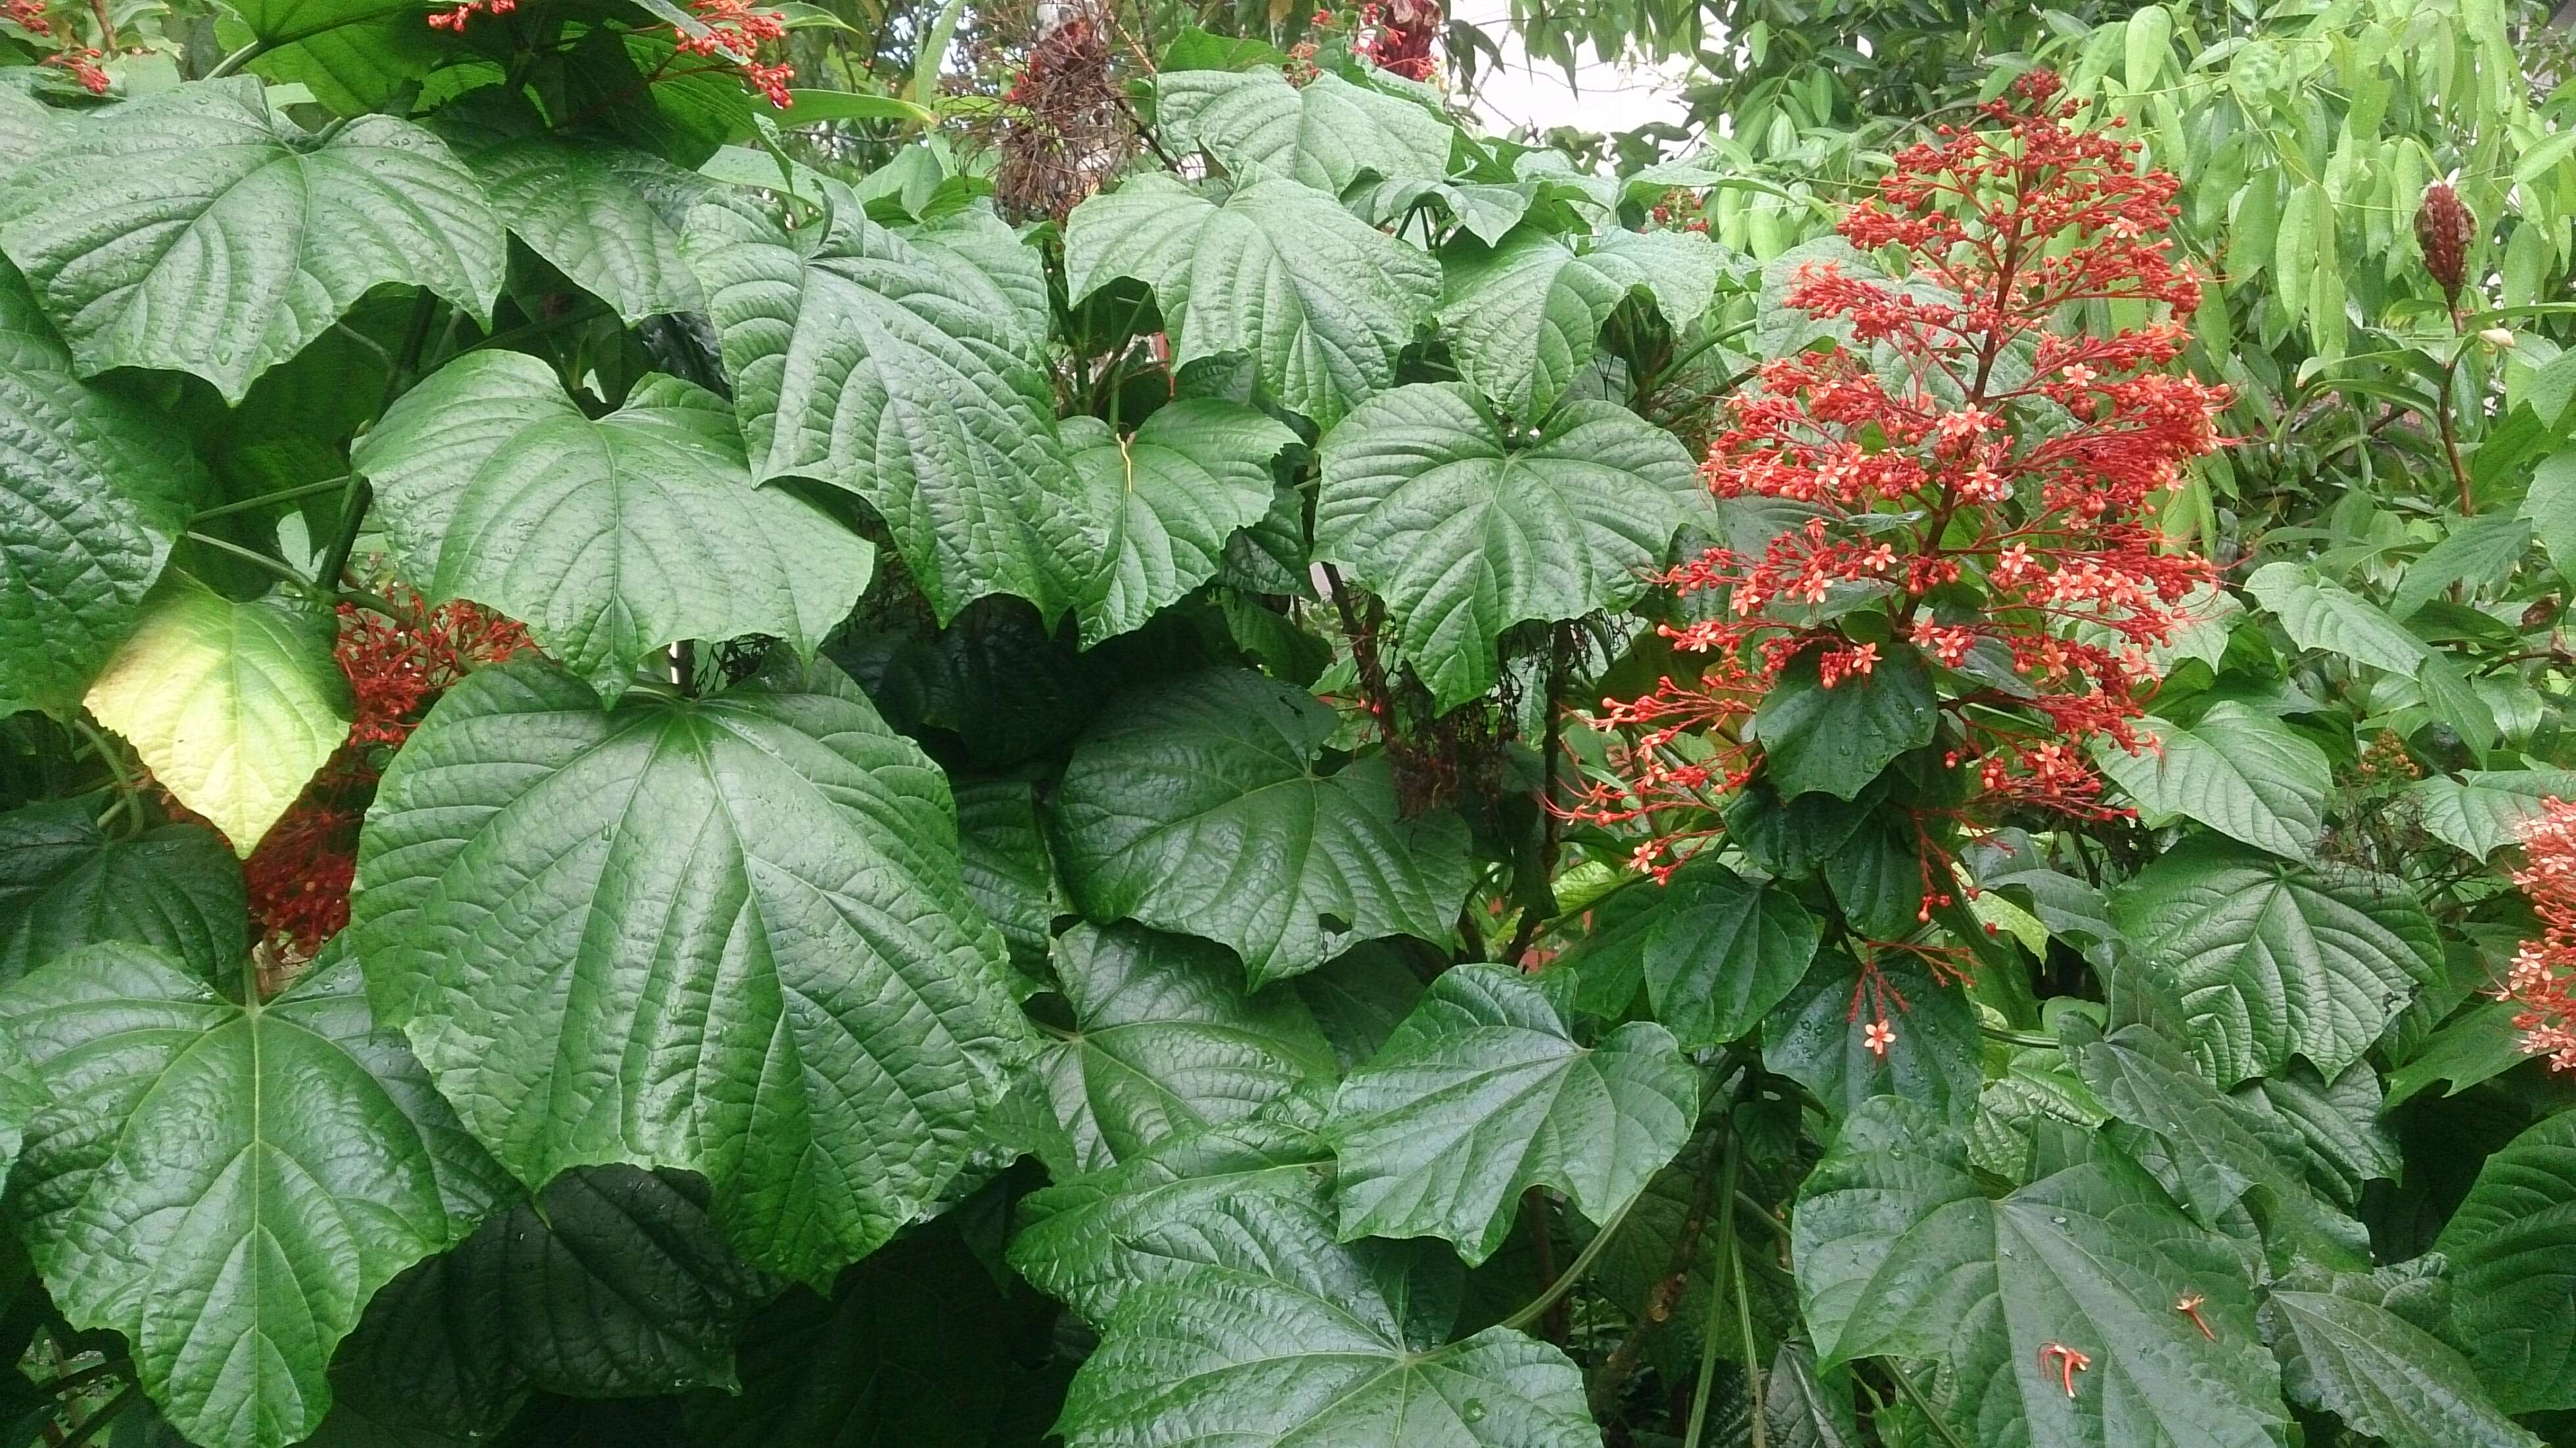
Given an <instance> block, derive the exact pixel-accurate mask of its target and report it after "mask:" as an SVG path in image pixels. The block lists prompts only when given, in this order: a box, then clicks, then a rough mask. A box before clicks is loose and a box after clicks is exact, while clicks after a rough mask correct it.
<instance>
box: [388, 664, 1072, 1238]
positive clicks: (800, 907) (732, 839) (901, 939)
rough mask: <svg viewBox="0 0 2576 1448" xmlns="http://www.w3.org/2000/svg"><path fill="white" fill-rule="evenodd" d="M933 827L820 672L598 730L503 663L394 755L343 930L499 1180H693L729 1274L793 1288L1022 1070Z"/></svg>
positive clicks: (920, 789) (943, 1178) (939, 806)
mask: <svg viewBox="0 0 2576 1448" xmlns="http://www.w3.org/2000/svg"><path fill="white" fill-rule="evenodd" d="M955 829H956V827H955V823H954V818H953V815H952V813H951V806H950V804H949V798H948V789H947V785H946V783H945V782H944V781H943V780H942V779H941V777H940V775H939V773H938V772H937V770H935V769H934V768H932V767H931V765H930V764H929V762H928V760H926V759H925V758H924V757H923V756H922V755H921V753H920V751H919V750H918V749H916V748H915V747H914V746H913V745H912V744H911V743H910V742H909V741H907V740H905V739H903V738H901V737H900V736H898V735H896V734H894V733H893V731H891V730H889V729H887V728H886V727H885V726H884V724H882V723H881V722H880V721H879V720H878V719H877V717H876V714H875V711H874V710H872V709H871V708H869V706H868V704H867V703H866V701H865V699H864V698H863V697H862V696H861V695H860V694H859V692H858V691H857V689H856V688H855V687H854V686H852V685H851V684H850V682H849V681H848V679H847V678H846V677H844V676H843V675H841V674H840V672H839V671H838V670H836V669H833V668H832V667H830V666H829V665H816V666H815V667H814V668H813V669H812V671H810V672H808V673H805V674H802V675H799V674H796V673H794V672H792V671H788V670H783V669H778V670H773V671H772V672H770V673H769V674H766V675H764V676H762V677H761V678H760V679H757V680H754V681H750V682H747V683H745V684H742V685H737V686H736V687H734V688H733V689H730V690H728V691H726V692H725V693H723V694H719V695H716V696H713V697H710V698H706V699H698V700H680V699H672V698H668V697H665V696H662V695H660V694H658V693H657V694H651V695H645V694H640V693H639V694H630V695H629V696H628V698H627V699H626V701H625V702H623V703H622V704H620V705H619V706H618V707H617V708H615V709H613V710H606V711H603V710H602V709H600V707H599V705H598V701H597V700H596V699H595V698H594V697H593V696H592V695H591V693H590V691H589V689H587V688H586V687H584V686H583V685H582V684H581V682H580V681H579V680H577V679H575V678H573V677H572V676H571V675H569V674H566V673H564V672H562V671H561V670H560V669H557V668H555V667H553V666H551V665H547V664H542V663H535V662H516V663H511V664H505V665H500V666H497V667H493V668H487V669H484V670H481V671H479V672H477V673H475V674H474V675H473V676H471V677H470V678H469V679H467V680H466V682H465V683H464V684H462V685H460V686H458V687H457V688H456V689H454V690H451V691H450V692H449V693H448V695H447V697H446V698H445V699H443V700H442V701H441V702H440V705H439V708H438V711H437V713H436V715H435V716H434V717H433V718H432V719H431V720H430V722H429V723H428V725H427V726H426V727H424V728H423V729H422V730H421V731H420V732H419V733H418V734H416V735H415V736H413V738H412V740H411V742H410V743H409V744H407V745H406V746H405V747H404V749H403V751H402V753H401V754H399V755H397V756H396V758H395V760H394V763H393V767H392V768H391V769H390V770H388V771H387V773H386V776H385V779H384V783H383V785H382V786H381V788H380V791H379V793H378V795H377V797H376V803H375V806H374V808H373V809H372V810H370V812H369V815H368V825H367V832H366V835H365V837H364V838H363V840H362V841H361V846H360V851H359V859H358V892H357V896H356V899H355V902H354V919H353V929H355V930H357V931H359V932H361V933H362V936H363V938H364V939H365V940H366V941H367V942H368V946H367V951H368V977H369V986H370V989H371V991H372V992H373V994H374V997H375V999H376V1000H378V1001H379V1002H380V1003H381V1004H382V1005H383V1006H384V1007H385V1009H386V1010H387V1013H388V1014H389V1015H390V1016H391V1017H393V1018H394V1019H398V1020H399V1021H401V1023H402V1025H403V1027H404V1029H405V1030H406V1031H407V1032H408V1033H409V1034H410V1036H411V1038H412V1041H413V1043H414V1045H415V1046H416V1047H417V1048H418V1049H419V1050H420V1053H421V1059H422V1060H423V1061H424V1062H426V1063H427V1065H428V1066H429V1069H430V1071H431V1073H432V1074H433V1075H434V1076H435V1077H436V1078H437V1080H438V1082H439V1086H440V1089H441V1090H442V1091H444V1092H446V1093H447V1095H448V1097H449V1098H450V1099H451V1100H454V1101H455V1102H457V1103H458V1113H459V1115H460V1116H462V1117H463V1118H464V1121H465V1123H466V1125H467V1126H468V1127H469V1128H471V1129H472V1130H473V1131H474V1132H475V1134H476V1135H477V1136H479V1137H480V1138H482V1139H483V1140H484V1141H485V1142H486V1143H487V1144H488V1145H490V1146H491V1148H492V1149H493V1151H494V1152H495V1154H497V1155H498V1156H499V1157H500V1158H501V1160H502V1161H503V1162H504V1163H505V1164H506V1165H508V1166H509V1168H510V1169H511V1170H512V1172H514V1173H515V1174H517V1175H518V1176H519V1178H520V1179H521V1180H523V1181H528V1182H545V1181H548V1180H551V1179H552V1178H553V1177H554V1175H555V1174H556V1173H557V1172H559V1171H562V1170H564V1169H566V1168H568V1167H574V1166H584V1165H598V1164H605V1163H617V1162H622V1163H626V1164H629V1165H633V1166H638V1167H646V1168H661V1167H670V1168H678V1169H682V1170H687V1171H694V1172H697V1173H699V1174H700V1175H702V1176H704V1177H705V1178H706V1179H707V1181H708V1183H709V1185H710V1187H711V1189H712V1191H711V1197H710V1211H711V1213H712V1215H713V1217H714V1219H715V1221H716V1223H717V1225H718V1227H719V1228H720V1229H721V1230H723V1231H724V1233H725V1234H726V1236H727V1238H728V1239H729V1240H731V1241H733V1242H734V1243H736V1244H737V1245H738V1247H739V1248H740V1249H741V1250H742V1251H743V1252H744V1253H745V1255H747V1256H748V1257H750V1258H751V1259H752V1260H753V1261H754V1262H755V1263H757V1264H759V1265H761V1266H764V1267H767V1268H769V1269H771V1270H775V1271H778V1272H780V1273H782V1274H784V1275H787V1276H792V1277H796V1278H799V1279H801V1280H805V1281H820V1280H824V1279H825V1278H827V1277H828V1276H829V1274H830V1273H831V1272H832V1271H833V1270H835V1269H836V1268H838V1267H839V1266H840V1265H842V1264H843V1263H846V1262H848V1261H851V1260H853V1259H855V1258H857V1257H860V1256H862V1255H864V1254H866V1253H867V1252H868V1251H870V1250H871V1249H873V1248H874V1247H876V1246H877V1245H878V1244H880V1243H882V1242H884V1241H885V1240H886V1239H887V1238H888V1237H890V1236H892V1235H893V1233H894V1231H895V1229H896V1228H898V1227H900V1226H901V1225H902V1224H903V1223H904V1222H906V1221H908V1220H910V1219H911V1218H912V1217H913V1216H914V1215H916V1214H918V1213H919V1212H920V1211H921V1210H922V1209H923V1208H924V1207H925V1206H926V1205H928V1204H929V1202H931V1201H932V1200H934V1199H935V1198H936V1195H937V1194H938V1193H939V1192H940V1191H941V1190H942V1189H943V1188H944V1187H945V1186H946V1185H947V1184H948V1182H949V1181H950V1179H951V1178H952V1177H954V1176H955V1174H956V1173H957V1171H958V1170H959V1168H960V1167H962V1166H963V1165H964V1162H965V1158H966V1155H967V1153H968V1152H969V1151H970V1150H972V1149H973V1147H974V1145H975V1144H976V1140H977V1131H978V1120H979V1116H980V1114H981V1113H982V1112H983V1111H984V1110H986V1109H988V1108H989V1106H990V1105H991V1103H992V1102H993V1101H994V1100H996V1099H997V1098H998V1096H999V1095H1000V1089H1001V1078H1002V1072H1003V1070H1004V1069H1005V1067H1006V1066H1007V1064H1008V1063H1009V1062H1010V1061H1011V1060H1013V1059H1015V1058H1017V1057H1018V1056H1019V1055H1020V1054H1021V1053H1022V1050H1023V1044H1022V1035H1021V1029H1020V1028H1019V1026H1018V1025H1017V1023H1016V1020H1015V1016H1016V1013H1015V1012H1014V1011H1013V1010H1012V1008H1011V1002H1010V996H1009V993H1008V988H1007V986H1006V985H1005V983H1004V978H1003V972H1004V971H1005V970H1006V969H1007V967H1006V966H1005V965H1004V963H1003V949H1002V944H1001V941H1000V939H999V937H998V935H996V934H995V933H994V932H993V931H992V928H991V927H990V926H989V925H985V924H984V923H983V922H982V921H981V920H980V919H979V918H978V917H977V916H976V915H975V913H974V910H973V907H972V906H971V905H970V904H968V903H967V900H966V897H965V891H964V887H963V885H962V884H961V883H960V881H959V878H958V863H957V854H956V833H955ZM531 881H534V882H536V884H535V885H534V887H533V888H531V887H530V883H529V882H531Z"/></svg>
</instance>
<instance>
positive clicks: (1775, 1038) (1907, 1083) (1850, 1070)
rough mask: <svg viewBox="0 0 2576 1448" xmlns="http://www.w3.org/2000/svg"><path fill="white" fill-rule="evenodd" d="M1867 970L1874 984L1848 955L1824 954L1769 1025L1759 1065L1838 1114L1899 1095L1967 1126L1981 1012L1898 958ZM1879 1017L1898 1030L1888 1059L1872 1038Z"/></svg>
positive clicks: (1974, 1090) (1889, 1046)
mask: <svg viewBox="0 0 2576 1448" xmlns="http://www.w3.org/2000/svg"><path fill="white" fill-rule="evenodd" d="M1870 971H1871V973H1874V974H1875V976H1876V978H1877V981H1878V984H1877V985H1876V986H1873V985H1872V984H1871V982H1870V980H1869V979H1868V978H1867V976H1866V975H1865V974H1864V972H1863V971H1862V969H1861V967H1860V966H1859V965H1858V964H1857V963H1856V962H1854V961H1853V959H1852V958H1851V957H1850V956H1849V955H1846V954H1843V953H1842V952H1840V951H1824V952H1820V953H1819V954H1818V955H1817V956H1816V958H1815V962H1814V963H1813V964H1812V965H1809V966H1808V967H1807V973H1806V975H1805V977H1804V978H1802V979H1801V980H1800V981H1799V982H1798V984H1797V985H1796V987H1795V988H1793V989H1792V990H1791V991H1790V992H1789V994H1788V995H1787V996H1785V997H1783V998H1782V999H1781V1001H1780V1004H1779V1005H1777V1006H1775V1007H1773V1008H1772V1011H1771V1014H1770V1015H1769V1016H1768V1017H1766V1018H1765V1019H1764V1020H1763V1023H1762V1064H1763V1065H1765V1066H1766V1067H1768V1068H1770V1069H1771V1070H1773V1071H1776V1072H1778V1073H1779V1074H1781V1075H1783V1076H1787V1077H1789V1078H1790V1079H1792V1080H1794V1081H1796V1082H1797V1083H1798V1084H1800V1085H1802V1086H1804V1087H1806V1088H1807V1089H1808V1090H1809V1091H1811V1092H1813V1093H1814V1094H1815V1097H1816V1099H1817V1100H1819V1101H1821V1102H1823V1103H1824V1105H1825V1109H1826V1110H1827V1111H1828V1112H1830V1113H1832V1114H1834V1115H1836V1116H1848V1115H1850V1114H1852V1113H1853V1112H1856V1111H1858V1110H1859V1109H1860V1108H1861V1105H1862V1103H1864V1102H1866V1101H1868V1100H1869V1099H1870V1098H1871V1097H1873V1096H1902V1097H1904V1098H1905V1099H1906V1100H1908V1101H1912V1102H1915V1103H1918V1104H1920V1105H1923V1106H1926V1107H1929V1108H1930V1109H1931V1110H1933V1111H1934V1112H1936V1113H1937V1114H1939V1115H1941V1116H1943V1117H1945V1118H1946V1119H1948V1120H1950V1121H1951V1122H1953V1123H1954V1124H1958V1125H1965V1124H1966V1122H1967V1120H1968V1117H1969V1115H1970V1114H1971V1113H1972V1112H1974V1111H1975V1110H1976V1106H1977V1086H1978V1078H1979V1072H1978V1066H1977V1061H1978V1053H1979V1042H1978V1037H1977V1014H1976V1007H1975V1006H1973V1005H1971V1004H1969V1003H1968V999H1967V997H1966V996H1965V995H1964V994H1962V993H1961V992H1960V990H1959V989H1958V988H1957V987H1956V986H1950V985H1943V984H1940V983H1938V982H1936V981H1934V980H1933V979H1932V977H1931V974H1930V973H1929V972H1928V971H1926V970H1924V969H1923V967H1922V966H1920V965H1918V964H1916V963H1914V962H1913V961H1912V960H1910V959H1908V958H1906V957H1904V956H1902V955H1897V954H1894V953H1892V952H1891V953H1885V954H1882V955H1881V956H1880V957H1879V959H1878V961H1877V962H1876V964H1874V965H1873V966H1871V967H1870ZM1882 1015H1883V1016H1884V1018H1885V1020H1886V1022H1887V1024H1888V1026H1889V1028H1890V1029H1892V1030H1894V1031H1895V1032H1896V1037H1895V1039H1894V1040H1892V1041H1890V1042H1888V1044H1887V1049H1886V1051H1884V1052H1883V1053H1882V1052H1878V1051H1873V1050H1871V1049H1870V1048H1869V1041H1868V1037H1867V1035H1866V1029H1867V1027H1868V1026H1869V1025H1870V1024H1871V1023H1873V1022H1874V1021H1876V1020H1878V1019H1879V1018H1880V1017H1881V1016H1882Z"/></svg>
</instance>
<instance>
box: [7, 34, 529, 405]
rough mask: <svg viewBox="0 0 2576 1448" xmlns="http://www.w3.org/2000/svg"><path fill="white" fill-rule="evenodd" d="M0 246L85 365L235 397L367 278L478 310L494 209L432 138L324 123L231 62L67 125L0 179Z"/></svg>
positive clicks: (329, 318) (337, 310)
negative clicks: (152, 370) (188, 381)
mask: <svg viewBox="0 0 2576 1448" xmlns="http://www.w3.org/2000/svg"><path fill="white" fill-rule="evenodd" d="M0 251H5V252H7V253H8V255H9V258H10V259H11V260H12V261H14V262H16V263H17V264H18V267H19V269H20V270H21V271H24V272H25V273H26V274H27V280H28V282H29V283H30V284H31V285H32V286H33V287H34V288H35V293H36V300H37V303H38V305H40V306H42V307H43V308H44V311H45V315H46V316H48V317H50V318H52V319H53V322H54V325H55V326H56V327H58V328H59V329H61V331H62V334H63V336H64V338H65V339H66V340H67V341H69V342H70V343H71V349H72V355H73V356H74V357H76V358H78V359H79V361H80V369H81V371H82V373H83V374H84V375H90V374H95V373H99V372H104V371H106V370H108V369H109V368H112V367H158V368H165V369H168V370H172V371H179V372H193V373H195V374H196V375H198V376H200V377H203V378H205V379H206V380H207V381H208V382H211V383H213V384H214V385H215V389H216V390H217V391H219V392H221V393H222V394H223V395H224V400H225V401H227V402H239V401H241V399H242V396H243V394H244V393H246V392H248V391H249V390H250V384H251V380H252V379H253V378H256V377H258V376H259V374H261V373H262V372H265V371H267V370H268V369H269V368H271V367H274V366H276V365H277V364H278V363H280V362H283V361H285V360H286V359H287V358H289V357H292V356H294V355H295V354H296V353H297V352H299V351H301V350H303V348H304V344H306V343H307V342H310V341H312V340H313V339H314V338H315V337H318V336H320V335H321V334H322V333H324V332H326V331H328V330H329V329H330V327H331V325H332V323H334V322H336V321H338V320H339V318H340V314H341V313H343V312H346V311H347V310H349V308H351V307H353V306H355V305H357V302H358V299H359V298H360V297H362V296H365V295H366V294H367V292H368V290H369V289H371V288H374V287H378V286H384V285H387V284H394V283H410V284H413V285H417V286H421V287H425V288H427V289H428V290H430V291H432V292H434V293H436V294H437V295H439V296H441V297H444V298H445V299H447V300H448V301H449V302H451V303H453V304H454V305H455V306H456V307H457V308H459V309H460V310H462V311H464V312H465V313H467V314H468V315H470V316H472V317H473V318H474V319H475V320H477V321H479V322H482V323H484V324H485V325H487V326H488V325H489V324H490V322H491V308H492V300H493V298H494V296H495V295H496V294H497V293H498V292H499V291H500V287H501V269H502V260H503V255H504V253H503V250H502V238H501V225H500V222H499V221H498V220H497V219H496V218H495V217H494V216H493V214H492V209H491V207H489V206H488V205H486V204H485V203H484V200H483V189H482V187H481V186H480V185H478V184H477V183H476V181H475V179H474V174H473V173H472V172H470V171H468V170H466V169H465V168H464V167H463V166H462V165H460V164H458V162H457V160H456V158H455V157H454V156H452V155H450V154H448V150H447V148H446V147H445V146H444V145H442V144H440V143H439V140H438V138H437V137H435V136H432V135H431V134H429V133H428V132H427V131H424V130H422V129H420V128H419V127H418V126H415V125H412V124H410V123H409V122H407V121H398V120H395V119H393V118H392V117H390V116H362V117H360V118H359V119H357V120H356V121H353V122H351V123H349V124H348V125H346V126H343V127H341V128H339V129H338V130H337V131H336V132H334V133H333V134H332V135H331V136H330V137H329V139H327V140H325V139H321V138H319V137H316V136H312V135H309V134H307V133H306V132H305V131H304V130H302V129H301V128H300V127H298V126H296V125H295V124H294V123H293V122H291V121H288V120H286V119H285V118H283V117H281V116H278V115H277V114H275V113H274V112H272V111H271V110H270V109H269V104H268V99H267V94H266V92H265V91H263V90H262V89H261V87H260V83H259V82H258V81H257V80H255V79H253V78H251V77H248V76H240V77H236V78H233V79H229V80H220V81H207V82H202V83H199V84H195V85H186V86H181V87H179V88H178V89H176V90H170V91H164V92H162V93H161V94H159V95H156V96H150V97H147V98H145V99H143V100H139V101H135V102H133V103H131V104H128V105H123V106H118V107H116V108H114V109H112V110H109V111H104V112H101V113H99V114H98V115H97V116H95V117H93V118H91V119H89V120H87V121H85V122H83V123H82V124H81V125H79V126H76V127H73V128H71V129H69V130H68V131H66V133H65V137H64V141H63V143H62V144H61V145H60V146H57V147H56V148H55V149H54V150H53V151H52V152H51V153H49V154H48V155H46V156H45V157H44V158H42V159H40V160H38V161H35V162H33V163H31V164H29V165H27V166H24V167H22V168H20V169H19V170H17V171H15V172H13V173H11V174H10V176H9V178H8V179H7V180H6V181H0Z"/></svg>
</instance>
